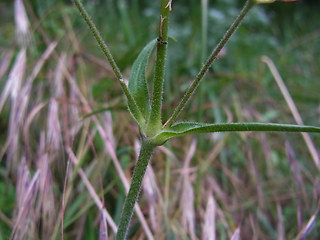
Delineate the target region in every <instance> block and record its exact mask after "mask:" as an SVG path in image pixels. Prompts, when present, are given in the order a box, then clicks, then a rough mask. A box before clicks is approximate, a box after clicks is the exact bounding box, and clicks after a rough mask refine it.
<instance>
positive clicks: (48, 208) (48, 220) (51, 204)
mask: <svg viewBox="0 0 320 240" xmlns="http://www.w3.org/2000/svg"><path fill="white" fill-rule="evenodd" d="M44 139H45V137H44V134H42V135H41V139H40V146H39V153H38V155H39V156H38V159H39V160H38V162H37V167H38V170H39V171H40V176H39V194H38V195H39V197H38V202H37V216H38V218H39V220H40V219H41V223H42V224H41V228H42V230H41V233H42V234H41V236H42V238H43V239H48V238H49V237H50V236H51V235H52V232H53V226H54V224H55V222H56V220H57V214H56V206H55V205H56V204H55V198H54V193H53V191H52V186H53V185H54V183H53V177H52V173H51V168H50V165H49V155H48V153H46V152H45V140H44Z"/></svg>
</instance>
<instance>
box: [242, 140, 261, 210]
mask: <svg viewBox="0 0 320 240" xmlns="http://www.w3.org/2000/svg"><path fill="white" fill-rule="evenodd" d="M246 157H247V160H248V164H249V171H250V174H251V179H252V182H253V183H254V185H256V189H257V193H258V202H259V206H260V207H264V205H265V203H264V195H263V189H262V186H261V183H260V175H259V171H258V169H257V167H256V165H255V164H254V160H253V156H252V149H251V148H250V147H249V146H248V143H247V144H246Z"/></svg>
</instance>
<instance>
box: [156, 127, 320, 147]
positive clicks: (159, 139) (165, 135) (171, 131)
mask: <svg viewBox="0 0 320 240" xmlns="http://www.w3.org/2000/svg"><path fill="white" fill-rule="evenodd" d="M251 131H253V132H258V131H262V132H313V133H320V127H313V126H301V125H291V124H277V123H221V124H207V123H192V122H182V123H177V124H175V125H173V126H171V127H169V128H167V129H164V130H163V131H161V132H160V133H159V134H158V135H156V136H155V137H154V138H153V140H154V142H156V143H157V144H162V143H164V142H166V141H167V140H169V139H171V138H174V137H178V136H182V135H186V134H193V133H209V132H251Z"/></svg>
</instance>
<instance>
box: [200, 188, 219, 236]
mask: <svg viewBox="0 0 320 240" xmlns="http://www.w3.org/2000/svg"><path fill="white" fill-rule="evenodd" d="M215 239H216V202H215V200H214V198H213V196H212V195H211V194H210V195H209V198H208V203H207V208H206V213H205V218H204V226H203V230H202V240H215Z"/></svg>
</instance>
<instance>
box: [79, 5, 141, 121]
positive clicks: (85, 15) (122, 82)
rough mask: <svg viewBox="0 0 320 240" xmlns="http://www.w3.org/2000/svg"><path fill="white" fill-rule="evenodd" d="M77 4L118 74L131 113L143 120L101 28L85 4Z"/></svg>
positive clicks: (137, 118)
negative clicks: (99, 28)
mask: <svg viewBox="0 0 320 240" xmlns="http://www.w3.org/2000/svg"><path fill="white" fill-rule="evenodd" d="M74 3H75V5H76V6H77V8H78V9H79V12H80V14H81V16H82V17H83V19H84V20H85V21H86V23H87V24H88V26H89V28H90V30H91V32H92V34H93V36H94V37H95V39H96V40H97V43H98V45H99V46H100V48H101V50H102V52H103V53H104V55H105V56H106V57H107V59H108V61H109V63H110V65H111V67H112V69H113V72H114V74H115V75H116V77H117V79H118V80H119V82H120V85H121V87H122V90H123V91H124V93H125V95H126V97H127V100H128V102H129V104H130V105H131V113H132V115H133V117H134V118H135V119H136V120H137V121H138V122H139V123H140V122H142V119H143V116H142V114H141V112H140V110H139V108H138V106H137V103H136V102H135V101H134V98H133V97H132V95H131V94H130V91H129V89H128V87H127V85H126V84H125V83H124V81H123V77H122V74H121V72H120V70H119V67H118V66H117V64H116V62H115V61H114V59H113V56H112V54H111V52H110V49H109V47H108V45H107V44H106V43H105V42H104V40H103V38H102V37H101V34H100V32H99V30H98V29H97V27H96V25H95V24H94V22H93V21H92V20H91V18H90V16H89V14H88V13H87V11H86V10H85V8H84V6H83V5H82V3H81V1H80V0H74Z"/></svg>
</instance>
